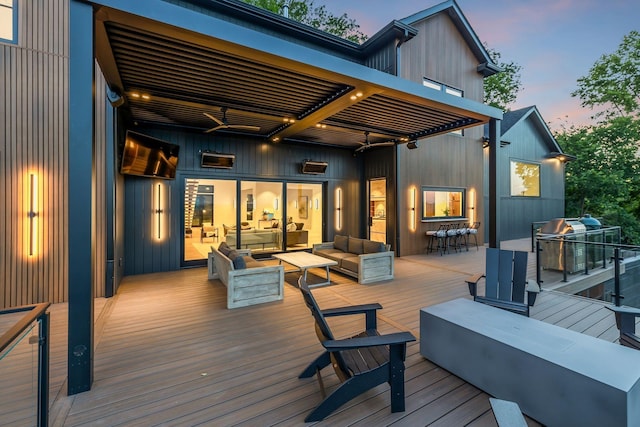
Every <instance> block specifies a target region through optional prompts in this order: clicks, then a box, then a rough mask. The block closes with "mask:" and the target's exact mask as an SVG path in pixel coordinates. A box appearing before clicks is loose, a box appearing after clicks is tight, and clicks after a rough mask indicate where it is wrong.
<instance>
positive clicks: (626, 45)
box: [571, 31, 640, 119]
mask: <svg viewBox="0 0 640 427" xmlns="http://www.w3.org/2000/svg"><path fill="white" fill-rule="evenodd" d="M571 95H572V96H577V97H579V98H580V99H581V101H582V106H583V107H588V108H594V107H597V106H600V107H609V108H608V109H607V110H605V111H603V112H600V113H598V114H596V116H598V117H601V116H604V118H605V119H608V118H612V117H617V116H633V117H638V116H639V113H640V33H639V32H638V31H631V32H630V33H629V34H627V35H626V36H624V38H623V39H622V43H621V44H620V46H618V49H617V50H616V51H615V52H614V53H612V54H610V55H602V56H601V57H600V59H598V60H597V61H596V62H595V64H594V65H593V67H591V69H590V70H589V74H588V75H586V76H584V77H580V78H579V79H578V89H577V90H576V91H574V92H573V93H571Z"/></svg>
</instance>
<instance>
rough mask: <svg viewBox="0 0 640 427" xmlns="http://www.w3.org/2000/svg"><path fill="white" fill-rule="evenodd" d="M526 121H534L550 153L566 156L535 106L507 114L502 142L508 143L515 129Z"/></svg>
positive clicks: (502, 129)
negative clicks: (510, 134)
mask: <svg viewBox="0 0 640 427" xmlns="http://www.w3.org/2000/svg"><path fill="white" fill-rule="evenodd" d="M525 120H531V121H532V123H533V125H534V126H535V128H536V130H537V131H538V133H539V135H540V137H541V138H542V140H543V142H544V143H545V144H546V145H547V147H548V148H549V152H556V153H559V154H564V153H563V151H562V148H560V145H558V142H557V141H556V139H555V137H554V136H553V134H552V133H551V130H550V129H549V127H548V126H547V124H546V123H545V121H544V119H543V118H542V115H541V114H540V112H539V111H538V108H537V107H536V106H535V105H532V106H530V107H525V108H521V109H519V110H514V111H507V112H505V113H504V116H503V119H502V124H501V134H502V136H501V138H500V140H501V141H508V140H509V133H510V132H511V130H512V129H514V127H516V125H517V124H518V123H521V122H524V121H525Z"/></svg>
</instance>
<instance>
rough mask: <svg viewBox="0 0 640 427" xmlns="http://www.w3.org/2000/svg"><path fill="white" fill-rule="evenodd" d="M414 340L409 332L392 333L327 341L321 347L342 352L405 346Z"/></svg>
mask: <svg viewBox="0 0 640 427" xmlns="http://www.w3.org/2000/svg"><path fill="white" fill-rule="evenodd" d="M415 340H416V338H415V337H414V336H413V334H411V333H410V332H394V333H391V334H385V335H374V336H369V337H358V338H348V339H344V340H327V341H325V342H323V343H322V345H323V346H324V348H325V349H326V350H327V351H342V350H351V349H356V348H363V347H375V346H380V345H399V344H402V345H406V344H407V343H408V342H412V341H415Z"/></svg>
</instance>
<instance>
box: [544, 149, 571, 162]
mask: <svg viewBox="0 0 640 427" xmlns="http://www.w3.org/2000/svg"><path fill="white" fill-rule="evenodd" d="M545 157H546V158H548V159H558V160H560V161H561V162H564V163H566V162H570V161H572V160H576V159H577V157H576V156H572V155H571V154H565V153H559V152H557V151H551V152H550V153H549V154H547V155H546V156H545Z"/></svg>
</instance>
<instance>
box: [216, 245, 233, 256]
mask: <svg viewBox="0 0 640 427" xmlns="http://www.w3.org/2000/svg"><path fill="white" fill-rule="evenodd" d="M218 251H220V252H221V253H222V255H224V256H226V257H228V256H229V252H231V248H230V247H229V245H227V242H222V243H220V246H218Z"/></svg>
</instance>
